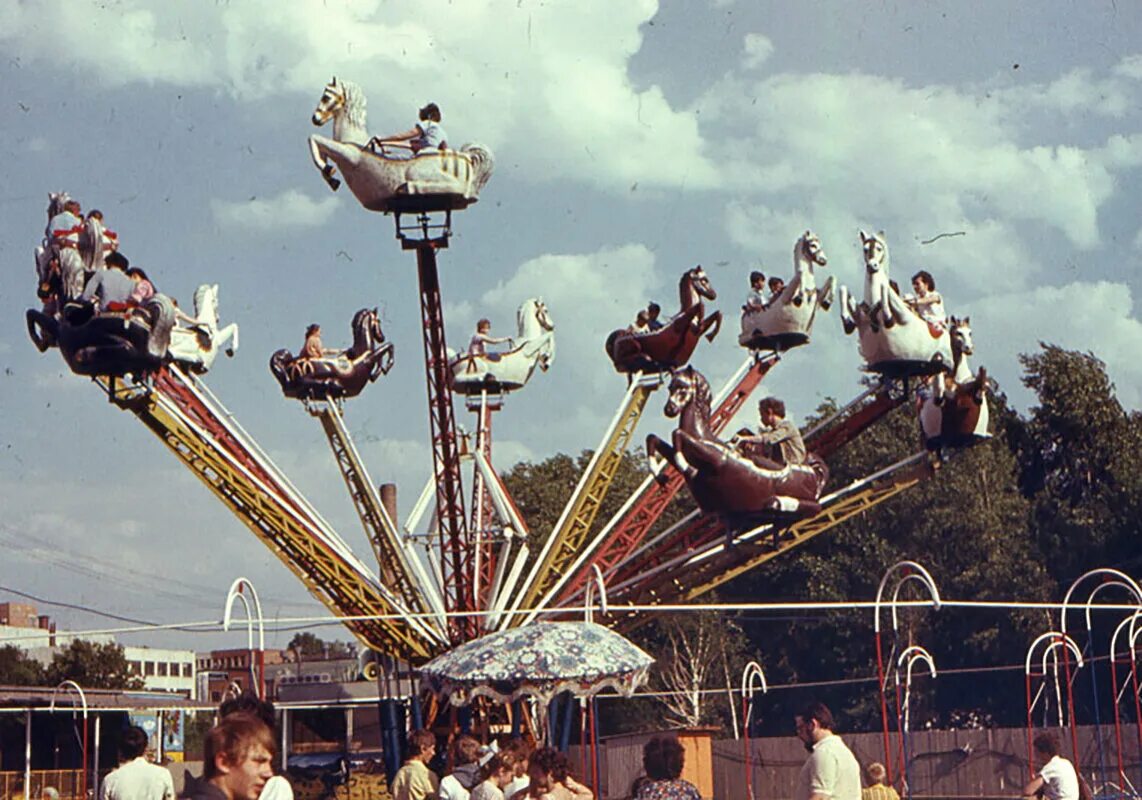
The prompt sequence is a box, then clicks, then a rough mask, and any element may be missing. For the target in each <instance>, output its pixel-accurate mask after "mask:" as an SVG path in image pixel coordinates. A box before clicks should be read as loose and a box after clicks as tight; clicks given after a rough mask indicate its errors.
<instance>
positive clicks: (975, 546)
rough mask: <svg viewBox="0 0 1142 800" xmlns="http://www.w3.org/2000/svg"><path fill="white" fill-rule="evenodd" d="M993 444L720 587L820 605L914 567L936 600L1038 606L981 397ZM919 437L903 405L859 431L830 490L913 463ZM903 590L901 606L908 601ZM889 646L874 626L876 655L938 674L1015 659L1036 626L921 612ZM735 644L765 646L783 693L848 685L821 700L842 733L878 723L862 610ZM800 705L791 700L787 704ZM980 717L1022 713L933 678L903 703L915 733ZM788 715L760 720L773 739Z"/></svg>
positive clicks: (1036, 577) (1013, 485) (1024, 541)
mask: <svg viewBox="0 0 1142 800" xmlns="http://www.w3.org/2000/svg"><path fill="white" fill-rule="evenodd" d="M990 404H991V408H992V420H993V425H994V427H995V430H996V432H997V434H998V435H997V436H996V438H995V439H994V440H992V441H988V442H985V443H982V444H979V445H977V446H975V447H973V448H970V449H967V450H963V451H960V452H958V453H956V454H955V455H954V456H953V457H952V458H951V460H950V461H949V462H948V463H946V464H942V465H941V466H940V468H939V469H938V470H937V471H936V473H935V474H934V475H932V477H931V478H930V479H928V480H926V481H923V482H921V483H920V484H919V485H917V486H914V487H912V488H910V489H908V490H907V491H905V492H903V493H901V494H899V495H896V496H895V497H893V498H891V499H889V500H887V501H885V502H883V503H881V504H880V505H878V506H875V507H873V508H872V509H870V510H869V511H867V512H865V513H864V514H861V515H859V516H857V517H853V518H851V519H849V520H847V521H846V522H844V523H842V524H840V525H838V526H836V527H835V528H833V529H832V530H830V531H828V532H826V533H824V534H822V535H820V536H818V537H817V538H816V539H814V540H811V541H810V542H808V543H807V544H806V545H804V546H803V547H802V548H801V549H799V550H797V551H794V552H791V553H789V554H788V555H786V556H783V557H782V558H780V559H776V560H775V561H773V562H771V565H770V566H769V567H768V568H762V569H759V570H755V571H754V572H753V573H750V574H748V575H745V576H743V577H742V578H740V579H738V581H735V582H734V583H732V584H731V585H730V589H729V591H732V592H733V593H734V594H735V595H737V596H739V597H742V599H747V598H748V599H753V600H757V599H770V600H784V599H788V600H804V599H813V600H821V601H839V602H843V601H845V600H851V599H854V598H857V599H860V598H866V599H868V600H872V599H874V598H875V596H876V591H877V587H878V585H879V583H880V580H881V578H882V576H883V574H884V572H885V570H887V569H888V567H889V566H891V565H892V564H894V563H896V562H897V561H900V560H904V559H911V560H914V561H917V562H919V563H921V564H923V565H924V566H925V567H926V568H927V569H928V570H929V571H930V572H931V573H932V575H933V577H934V579H935V580H936V582H937V585H938V586H939V588H940V590H941V592H942V593H943V594H944V595H945V596H948V597H957V598H958V597H973V598H981V599H987V598H996V599H1008V598H1011V597H1020V598H1029V599H1046V598H1047V597H1048V596H1049V595H1050V591H1051V585H1050V581H1049V579H1048V576H1047V574H1046V572H1045V571H1044V569H1043V568H1042V566H1041V559H1040V558H1039V557H1038V554H1037V551H1036V550H1035V548H1034V546H1033V542H1032V539H1031V537H1030V532H1029V527H1028V516H1029V513H1028V512H1029V504H1028V502H1027V500H1026V498H1024V497H1023V495H1022V494H1021V493H1020V491H1019V484H1018V471H1017V467H1016V460H1015V457H1014V455H1013V454H1012V452H1011V450H1010V449H1009V448H1008V446H1007V441H1008V438H1009V437H1008V428H1009V427H1010V426H1016V427H1018V424H1019V420H1018V418H1017V416H1016V415H1014V414H1013V413H1011V412H1010V411H1009V410H1008V408H1007V405H1006V402H1005V398H1004V397H1003V396H1002V395H995V396H992V397H991V401H990ZM919 447H920V445H919V434H918V428H917V422H916V418H915V414H914V412H913V409H912V408H911V404H907V405H905V406H902V407H900V408H898V409H897V410H896V411H895V412H893V413H892V414H891V415H889V416H888V417H887V418H886V419H885V420H883V421H881V422H880V423H879V424H877V425H876V426H874V427H873V428H871V429H870V430H868V431H866V432H865V433H864V434H862V435H861V436H860V437H858V438H857V439H856V440H855V441H853V442H851V443H850V444H849V445H847V446H846V447H845V448H844V449H842V450H840V451H838V452H837V453H836V454H835V455H834V457H833V459H832V461H831V464H830V466H831V468H832V475H833V479H832V489H837V488H840V487H842V486H844V485H846V484H847V483H849V482H850V481H853V480H857V479H859V478H861V477H863V476H866V475H869V474H872V473H873V472H875V471H877V470H879V469H881V468H883V467H885V466H888V465H889V464H892V463H894V462H896V461H899V460H901V459H903V458H904V457H906V456H908V455H910V454H912V453H915V452H917V451H918V449H919ZM912 589H913V587H911V586H909V588H907V589H906V590H905V593H904V595H903V596H904V597H905V598H908V597H912V596H915V597H919V596H920V594H919V593H918V592H915V593H914V592H913V591H912ZM898 619H899V625H898V627H897V628H896V632H897V636H896V637H895V641H894V642H893V641H889V640H890V639H892V638H893V637H891V636H890V635H889V633H890V632H891V630H892V628H891V623H890V619H889V617H888V616H887V615H885V616H883V617H882V619H881V623H882V626H884V629H885V631H886V632H885V637H884V639H885V644H886V646H891V644H894V643H895V644H896V645H897V649H896V652H897V653H899V652H900V650H901V649H903V647H906V646H908V645H909V644H913V643H914V644H918V645H922V646H924V647H926V649H927V650H928V651H929V652H931V654H932V656H933V658H934V659H935V661H936V663H937V665H938V667H940V668H941V669H945V670H951V669H954V668H956V667H961V666H962V667H966V666H973V667H974V666H979V665H981V664H991V665H994V664H1010V663H1018V662H1019V661H1020V660H1021V655H1022V650H1023V648H1024V647H1025V646H1026V643H1027V641H1028V634H1029V632H1030V631H1031V630H1033V629H1034V628H1035V626H1036V625H1039V624H1041V620H1036V619H1035V618H1034V617H1032V616H1030V615H1010V614H1002V615H995V614H991V615H987V614H973V613H969V612H966V611H961V610H958V609H957V610H956V611H955V612H953V613H940V612H934V611H931V610H928V609H924V610H913V611H907V612H902V613H901V614H900V615H899V617H898ZM747 631H748V632H749V633H750V634H751V637H752V639H753V641H754V642H755V643H757V644H761V643H762V642H767V643H768V644H769V646H768V648H766V661H765V666H766V669H767V672H768V673H770V679H771V680H774V681H777V680H781V681H787V682H793V683H805V682H816V681H824V682H831V681H836V680H837V679H844V678H849V679H853V680H854V681H864V682H863V683H861V682H857V683H852V684H849V685H844V686H838V687H836V688H834V689H831V690H829V689H826V690H822V691H821V694H822V695H823V696H824V697H825V698H826V702H828V703H829V704H830V705H831V706H832V707H833V710H834V711H835V712H839V713H840V715H841V717H842V719H843V721H844V722H843V724H845V725H849V726H856V727H862V728H863V727H867V726H870V725H875V724H876V723H877V722H878V719H877V718H878V716H879V712H880V703H879V695H878V693H877V689H876V685H875V682H871V683H870V682H868V678H869V677H870V676H875V674H876V651H875V647H874V644H875V639H874V636H873V614H872V611H870V610H859V611H848V610H837V611H833V612H830V613H827V614H824V615H821V614H813V615H805V616H803V617H798V618H796V619H793V620H783V621H781V622H775V621H773V620H764V621H762V620H756V621H751V622H750V623H749V624H747ZM802 699H804V698H791V699H790V700H789V701H788V702H789V703H796V702H800V700H802ZM978 709H985V710H986V711H987V712H988V713H994V714H996V715H997V716H999V717H1002V718H1004V719H1007V718H1011V719H1018V715H1019V712H1020V710H1021V700H1020V698H1019V696H1018V695H1017V694H1016V693H1013V692H1010V691H1008V690H1007V689H1005V688H1004V685H1003V683H1002V682H1000V681H988V682H986V683H981V682H979V681H973V682H972V683H970V684H969V683H966V682H957V681H953V680H945V679H944V678H941V679H940V680H939V681H937V682H936V683H935V684H934V685H933V686H932V687H931V688H930V690H929V691H925V692H920V693H918V694H917V695H916V697H915V698H914V701H913V705H912V719H913V720H914V724H917V725H919V724H923V723H925V722H938V721H947V720H950V719H953V718H955V719H964V718H968V717H970V716H971V712H973V711H976V710H978ZM792 713H793V708H792V707H789V708H782V709H781V710H780V713H777V714H775V715H771V720H772V724H773V725H774V726H775V727H774V730H778V729H781V728H782V726H786V723H787V719H788V718H791V716H792Z"/></svg>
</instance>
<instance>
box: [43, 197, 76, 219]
mask: <svg viewBox="0 0 1142 800" xmlns="http://www.w3.org/2000/svg"><path fill="white" fill-rule="evenodd" d="M70 200H71V195H69V194H68V193H67V192H49V193H48V219H49V220H50V219H51V218H52V217H54V216H55V215H56V214H61V213H63V207H64V204H65V203H67V202H69V201H70Z"/></svg>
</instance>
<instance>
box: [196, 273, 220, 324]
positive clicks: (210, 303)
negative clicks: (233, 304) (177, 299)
mask: <svg viewBox="0 0 1142 800" xmlns="http://www.w3.org/2000/svg"><path fill="white" fill-rule="evenodd" d="M194 318H195V319H197V320H198V321H200V322H204V323H206V324H207V325H209V326H211V327H214V328H217V327H218V284H217V283H214V284H210V283H204V284H202V285H201V286H199V287H198V288H197V289H195V290H194Z"/></svg>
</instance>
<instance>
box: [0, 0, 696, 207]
mask: <svg viewBox="0 0 1142 800" xmlns="http://www.w3.org/2000/svg"><path fill="white" fill-rule="evenodd" d="M656 10H657V3H656V2H654V0H636V1H635V2H625V3H619V4H615V3H609V2H605V0H591V2H589V3H588V2H584V3H575V4H571V5H569V4H561V3H551V4H521V3H517V2H509V1H508V0H468V2H464V3H452V2H448V0H424V2H419V3H416V4H415V5H408V6H402V5H399V4H387V3H386V4H382V3H378V2H376V1H375V0H361V1H360V2H348V3H322V2H318V0H309V1H308V2H302V1H301V0H299V2H291V3H277V2H271V0H249V1H248V2H243V3H233V4H229V3H227V4H206V3H191V2H186V0H184V2H172V3H167V4H163V5H154V4H150V3H147V2H144V0H122V2H120V3H117V4H116V5H115V6H114V12H112V11H110V10H108V9H107V8H104V6H103V4H100V3H97V2H95V0H89V2H87V3H82V2H76V3H65V2H63V0H51V2H45V3H36V4H26V5H25V4H17V5H16V6H15V7H12V6H11V4H8V5H7V6H6V7H5V9H3V10H0V47H2V48H3V49H4V50H5V51H7V52H8V53H10V54H12V55H13V56H15V57H16V58H18V59H20V60H21V61H22V62H24V63H35V62H37V61H41V60H42V61H44V62H48V61H49V60H50V63H51V64H52V65H53V66H70V67H72V68H74V69H75V70H76V71H79V72H83V73H87V74H90V75H93V76H95V77H96V78H98V79H99V80H101V81H102V82H103V83H105V84H107V85H112V86H124V85H132V84H136V83H146V84H155V83H165V84H170V85H173V86H180V87H204V88H216V89H221V90H223V91H226V92H229V93H230V94H231V95H233V96H234V97H237V98H240V99H253V100H261V99H265V98H272V97H278V96H281V95H284V94H290V93H294V92H305V93H308V94H311V95H312V96H313V98H314V100H315V101H316V99H317V97H318V95H319V94H320V91H321V87H322V86H323V84H324V83H325V82H326V81H328V80H329V79H330V77H331V73H333V74H336V75H337V76H338V77H340V78H343V79H350V80H355V81H357V82H358V83H361V85H362V88H363V89H364V91H365V93H366V95H367V96H368V97H369V99H370V101H371V103H370V108H371V110H372V111H373V112H374V117H373V119H372V130H373V132H374V133H378V134H382V135H383V134H385V133H389V132H391V131H392V130H403V129H405V128H407V127H408V125H409V124H410V123H411V122H412V121H413V118H412V115H413V113H414V111H415V108H416V107H417V104H418V103H421V102H424V100H425V99H427V94H430V95H431V99H433V100H434V101H436V102H437V103H439V104H440V106H441V108H442V109H443V111H444V116H445V118H444V124H445V127H446V128H447V129H448V131H449V133H450V134H451V135H452V136H454V137H455V138H456V139H457V140H459V141H467V140H478V141H481V142H485V143H487V144H488V145H490V146H491V147H492V148H493V150H494V149H496V148H497V146H499V145H507V143H509V142H510V144H511V147H512V150H513V152H514V155H515V158H516V159H517V160H518V161H517V163H518V164H519V165H520V167H521V168H522V169H523V170H524V172H525V173H530V174H533V175H534V176H536V177H537V178H540V179H542V180H558V179H565V178H572V179H576V180H581V181H585V182H589V183H593V184H596V185H599V186H602V187H606V188H608V189H609V190H612V191H618V190H626V189H628V188H629V187H630V186H631V185H632V184H633V183H635V182H638V183H639V184H640V185H642V186H644V187H648V188H649V187H654V186H666V187H675V186H680V185H685V186H690V187H703V186H707V187H708V186H711V185H713V183H714V182H715V181H716V179H717V172H716V170H715V168H714V166H713V165H712V164H711V163H710V162H709V161H707V160H706V157H705V154H704V151H705V147H704V143H703V142H702V138H701V136H700V134H699V132H698V124H697V120H696V118H695V116H694V115H693V114H691V113H689V112H685V111H677V110H675V109H673V108H671V106H670V104H669V103H668V102H667V100H666V98H665V97H664V96H663V93H662V91H661V90H660V89H659V88H658V87H657V86H650V87H647V88H645V89H636V88H635V87H634V86H633V85H632V83H631V81H630V80H629V78H628V75H627V61H628V59H629V58H630V57H631V56H632V55H634V54H635V53H636V52H637V51H638V50H639V48H640V46H641V43H642V38H641V36H642V34H641V32H640V26H641V25H643V24H644V23H646V22H647V21H648V20H650V19H651V18H652V17H653V16H654V13H655V11H656ZM49 32H50V33H49ZM49 36H50V39H51V40H52V42H53V46H52V47H51V48H50V49H47V48H44V47H43V46H42V42H43V41H44V40H45V38H46V37H49ZM410 86H419V87H425V88H424V89H423V90H422V91H424V92H426V93H427V94H426V96H425V97H414V98H413V99H410V94H409V87H410ZM300 122H301V120H300V119H299V123H300ZM302 124H303V123H302Z"/></svg>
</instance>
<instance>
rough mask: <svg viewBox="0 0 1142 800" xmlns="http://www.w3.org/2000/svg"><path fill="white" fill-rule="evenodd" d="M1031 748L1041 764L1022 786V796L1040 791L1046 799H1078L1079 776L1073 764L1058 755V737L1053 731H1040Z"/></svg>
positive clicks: (1032, 794) (1032, 795)
mask: <svg viewBox="0 0 1142 800" xmlns="http://www.w3.org/2000/svg"><path fill="white" fill-rule="evenodd" d="M1032 749H1034V751H1035V759H1036V760H1037V761H1038V762H1039V763H1040V764H1042V766H1040V767H1039V772H1038V773H1037V774H1036V775H1035V777H1034V778H1032V779H1031V782H1030V783H1028V784H1027V785H1026V786H1024V787H1023V796H1024V797H1034V796H1035V795H1037V794H1039V793H1040V792H1041V793H1042V795H1043V797H1044V798H1046V800H1079V796H1080V788H1079V776H1078V773H1077V772H1075V766H1074V764H1072V763H1071V762H1070V761H1068V760H1067V759H1065V758H1063V757H1062V756H1061V755H1059V739H1058V737H1057V736H1055V734H1053V733H1040V734H1039V735H1038V736H1036V737H1035V740H1034V741H1033V742H1032Z"/></svg>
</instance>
